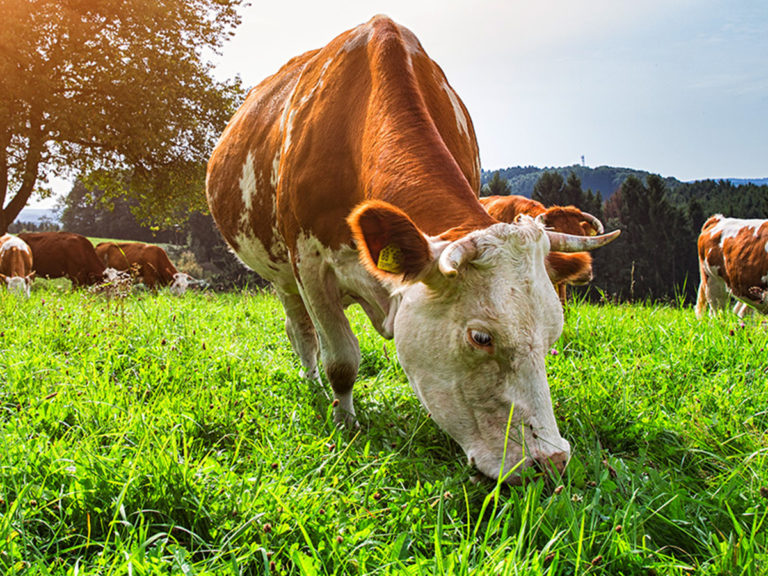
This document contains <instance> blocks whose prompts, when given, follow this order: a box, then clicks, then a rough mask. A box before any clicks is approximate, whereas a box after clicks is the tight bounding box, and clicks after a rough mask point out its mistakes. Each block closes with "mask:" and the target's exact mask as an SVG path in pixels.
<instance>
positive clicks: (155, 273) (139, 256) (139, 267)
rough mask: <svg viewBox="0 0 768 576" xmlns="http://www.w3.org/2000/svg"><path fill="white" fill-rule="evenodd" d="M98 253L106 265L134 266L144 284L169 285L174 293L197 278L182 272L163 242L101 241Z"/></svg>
mask: <svg viewBox="0 0 768 576" xmlns="http://www.w3.org/2000/svg"><path fill="white" fill-rule="evenodd" d="M96 254H98V256H99V259H100V260H101V261H102V262H103V263H104V265H105V266H111V267H112V268H115V269H117V270H121V271H131V270H135V271H136V274H137V275H138V277H139V278H140V279H141V281H142V282H143V283H144V285H145V286H146V287H147V288H149V289H151V290H156V289H157V286H158V285H160V286H170V287H171V288H170V290H171V292H172V293H173V294H176V295H177V296H178V295H181V294H183V293H184V292H185V291H186V289H187V287H188V286H190V285H193V284H196V283H197V281H196V280H195V279H194V278H192V276H190V275H189V274H185V273H184V272H179V271H178V270H176V267H175V266H174V265H173V263H172V262H171V261H170V259H169V258H168V254H166V253H165V250H163V249H162V248H161V247H160V246H155V245H154V244H144V243H142V242H101V243H99V244H97V245H96Z"/></svg>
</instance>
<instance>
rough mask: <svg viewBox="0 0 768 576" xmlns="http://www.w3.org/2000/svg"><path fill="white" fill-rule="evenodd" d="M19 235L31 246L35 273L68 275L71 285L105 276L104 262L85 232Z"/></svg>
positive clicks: (50, 276)
mask: <svg viewBox="0 0 768 576" xmlns="http://www.w3.org/2000/svg"><path fill="white" fill-rule="evenodd" d="M19 238H21V239H22V240H24V242H26V243H27V244H29V247H30V248H31V249H32V257H33V259H34V261H35V271H36V272H37V275H38V276H41V277H45V278H61V277H67V278H69V279H70V280H71V281H72V286H74V287H81V286H90V285H93V284H96V283H98V282H101V281H103V279H104V265H103V264H102V263H101V261H100V260H99V257H98V256H96V250H94V248H93V244H91V241H90V240H88V238H86V237H85V236H82V235H80V234H75V233H74V232H24V233H22V234H19Z"/></svg>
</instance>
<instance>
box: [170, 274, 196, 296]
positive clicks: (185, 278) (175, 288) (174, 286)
mask: <svg viewBox="0 0 768 576" xmlns="http://www.w3.org/2000/svg"><path fill="white" fill-rule="evenodd" d="M194 282H195V279H194V278H192V276H190V275H189V274H185V273H184V272H176V274H174V275H173V283H171V287H170V290H171V294H174V295H175V296H181V295H182V294H184V292H186V291H187V288H188V287H189V285H190V284H193V283H194Z"/></svg>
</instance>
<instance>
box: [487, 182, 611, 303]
mask: <svg viewBox="0 0 768 576" xmlns="http://www.w3.org/2000/svg"><path fill="white" fill-rule="evenodd" d="M480 203H481V204H482V205H483V207H484V208H485V209H486V210H487V211H488V213H489V214H490V215H491V216H493V217H494V218H496V219H497V220H499V221H501V222H509V223H512V222H514V221H515V219H516V218H517V217H518V216H519V215H520V214H527V215H528V216H533V217H535V218H537V219H538V220H539V221H540V222H541V223H542V224H544V225H545V226H546V227H547V228H548V229H550V230H554V231H555V232H563V233H565V234H574V235H576V236H595V235H597V234H602V233H603V224H602V223H601V222H600V220H598V219H597V218H595V217H594V216H592V214H589V213H588V212H582V211H581V210H579V209H578V208H576V207H575V206H550V207H549V208H547V207H545V206H544V204H542V203H541V202H538V201H536V200H532V199H530V198H526V197H525V196H516V195H509V196H487V197H485V198H480ZM546 264H547V274H549V279H550V280H551V281H552V283H553V284H554V285H555V290H557V295H558V296H559V297H560V302H561V303H563V304H565V300H566V294H565V287H566V285H568V286H583V285H585V284H589V283H590V282H591V281H592V277H593V272H592V256H590V254H589V253H587V252H577V253H575V254H564V253H562V252H550V253H549V254H547V258H546Z"/></svg>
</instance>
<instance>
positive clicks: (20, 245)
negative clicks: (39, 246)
mask: <svg viewBox="0 0 768 576" xmlns="http://www.w3.org/2000/svg"><path fill="white" fill-rule="evenodd" d="M2 240H3V243H2V245H1V246H0V254H2V253H3V252H5V251H6V250H10V249H11V248H16V249H17V250H19V251H20V252H27V253H30V252H29V246H28V245H27V243H26V242H24V240H22V239H21V238H18V237H16V236H11V235H10V234H6V235H5V236H3V238H2Z"/></svg>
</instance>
